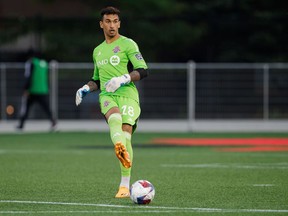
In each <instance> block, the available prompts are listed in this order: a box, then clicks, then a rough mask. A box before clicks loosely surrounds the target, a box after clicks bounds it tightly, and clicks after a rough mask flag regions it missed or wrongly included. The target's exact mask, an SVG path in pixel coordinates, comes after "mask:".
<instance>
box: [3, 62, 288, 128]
mask: <svg viewBox="0 0 288 216" xmlns="http://www.w3.org/2000/svg"><path fill="white" fill-rule="evenodd" d="M148 66H149V71H150V75H149V77H148V78H146V79H144V80H142V81H140V82H138V83H137V84H136V85H137V87H138V90H139V94H140V100H141V109H142V113H141V119H145V120H155V119H160V120H161V119H162V120H187V121H188V122H197V121H201V120H261V121H262V120H263V121H269V120H284V121H286V120H287V118H288V99H287V98H288V73H287V69H288V64H287V63H194V62H187V63H149V64H148ZM0 72H1V74H0V76H1V81H0V84H1V87H0V101H1V107H0V113H1V120H10V119H17V118H18V113H19V108H20V107H19V105H20V98H21V94H22V86H23V79H24V63H0ZM92 73H93V64H92V63H59V62H56V61H51V62H50V90H51V91H50V102H51V108H52V110H53V112H54V115H55V116H56V117H57V118H58V119H60V120H61V119H63V120H65V119H73V120H75V119H82V120H83V119H98V118H99V119H100V118H103V117H102V115H101V113H100V108H99V105H98V93H91V94H89V95H88V96H86V98H85V99H84V101H83V103H82V104H81V106H79V107H76V106H75V92H76V90H77V89H78V88H79V87H81V86H82V85H84V84H85V83H86V82H87V81H88V80H90V79H91V77H92ZM8 107H10V108H11V107H12V108H14V112H7V108H8ZM38 109H39V107H37V106H35V107H34V111H31V114H30V118H32V119H33V118H34V119H39V118H40V119H41V118H45V115H44V113H42V111H41V110H38Z"/></svg>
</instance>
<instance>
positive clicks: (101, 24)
mask: <svg viewBox="0 0 288 216" xmlns="http://www.w3.org/2000/svg"><path fill="white" fill-rule="evenodd" d="M99 25H100V28H103V22H102V20H100V22H99Z"/></svg>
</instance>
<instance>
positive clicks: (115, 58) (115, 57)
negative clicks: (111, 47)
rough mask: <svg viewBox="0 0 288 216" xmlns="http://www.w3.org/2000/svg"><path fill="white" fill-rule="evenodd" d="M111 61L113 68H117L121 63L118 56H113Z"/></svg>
mask: <svg viewBox="0 0 288 216" xmlns="http://www.w3.org/2000/svg"><path fill="white" fill-rule="evenodd" d="M109 61H110V64H112V65H113V66H116V65H118V64H119V63H120V58H119V56H117V55H113V56H111V58H110V60H109Z"/></svg>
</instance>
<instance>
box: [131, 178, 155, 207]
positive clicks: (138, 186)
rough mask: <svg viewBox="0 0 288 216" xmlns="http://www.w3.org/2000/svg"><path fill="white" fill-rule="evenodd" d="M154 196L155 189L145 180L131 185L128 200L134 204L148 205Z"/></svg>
mask: <svg viewBox="0 0 288 216" xmlns="http://www.w3.org/2000/svg"><path fill="white" fill-rule="evenodd" d="M154 196H155V188H154V186H153V185H152V183H151V182H149V181H147V180H138V181H136V182H134V183H133V184H132V185H131V188H130V198H131V200H132V201H133V202H134V203H136V204H149V203H150V202H151V201H152V200H153V199H154Z"/></svg>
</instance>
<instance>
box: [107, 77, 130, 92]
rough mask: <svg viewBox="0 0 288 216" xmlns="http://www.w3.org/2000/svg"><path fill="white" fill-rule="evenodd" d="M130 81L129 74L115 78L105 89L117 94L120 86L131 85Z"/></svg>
mask: <svg viewBox="0 0 288 216" xmlns="http://www.w3.org/2000/svg"><path fill="white" fill-rule="evenodd" d="M130 81H131V77H130V75H129V74H124V75H122V76H119V77H113V78H112V79H111V80H109V81H108V82H106V83H105V89H106V91H107V92H115V91H116V90H117V89H118V88H119V87H120V86H123V85H126V84H128V83H130Z"/></svg>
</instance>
